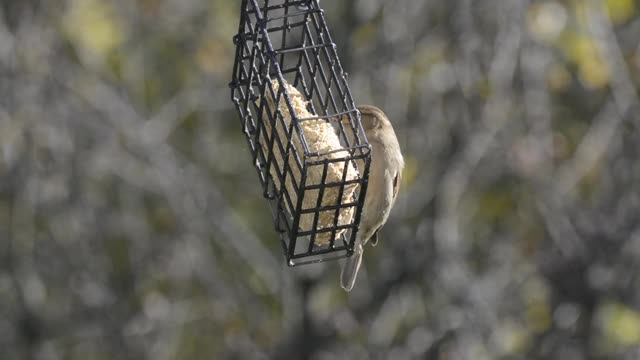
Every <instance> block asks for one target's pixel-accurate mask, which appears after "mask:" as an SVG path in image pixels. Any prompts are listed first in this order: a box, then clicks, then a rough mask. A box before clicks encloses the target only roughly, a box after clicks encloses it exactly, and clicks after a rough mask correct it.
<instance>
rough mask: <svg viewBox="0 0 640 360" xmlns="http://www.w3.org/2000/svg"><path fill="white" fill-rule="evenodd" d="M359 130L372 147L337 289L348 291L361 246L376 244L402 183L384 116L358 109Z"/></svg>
mask: <svg viewBox="0 0 640 360" xmlns="http://www.w3.org/2000/svg"><path fill="white" fill-rule="evenodd" d="M357 108H358V111H360V118H361V122H362V128H363V130H364V133H365V136H366V138H367V141H368V143H369V145H370V146H371V165H370V170H369V185H368V187H367V193H366V197H365V201H364V207H363V209H362V215H361V219H360V227H359V230H358V233H357V235H356V240H355V244H354V251H353V254H352V255H351V257H348V258H347V259H346V261H345V263H344V265H343V267H342V273H341V275H340V285H341V286H342V288H343V289H344V290H346V291H351V290H352V289H353V286H354V284H355V281H356V277H357V275H358V270H359V269H360V265H361V263H362V253H363V246H364V245H365V244H366V243H367V242H369V241H370V242H371V244H372V245H374V246H375V245H377V243H378V237H379V235H378V233H379V232H380V229H381V228H382V226H384V224H385V223H386V222H387V219H388V218H389V213H390V212H391V208H392V207H393V205H394V203H395V201H396V198H397V197H398V190H399V187H400V182H401V180H402V170H403V169H404V158H403V157H402V152H401V151H400V144H399V143H398V138H397V137H396V133H395V131H393V126H392V125H391V121H389V118H388V117H387V115H385V113H384V112H383V111H382V110H380V109H379V108H377V107H375V106H372V105H360V106H358V107H357Z"/></svg>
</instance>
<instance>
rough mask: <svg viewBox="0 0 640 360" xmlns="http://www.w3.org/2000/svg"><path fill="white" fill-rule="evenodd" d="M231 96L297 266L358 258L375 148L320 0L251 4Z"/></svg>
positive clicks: (246, 7)
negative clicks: (356, 252)
mask: <svg viewBox="0 0 640 360" xmlns="http://www.w3.org/2000/svg"><path fill="white" fill-rule="evenodd" d="M233 41H234V43H235V45H236V55H235V63H234V67H233V79H232V81H231V83H230V87H231V99H232V101H233V102H234V104H235V106H236V108H237V110H238V114H239V115H240V119H241V123H242V130H243V132H244V134H245V135H246V138H247V139H248V141H249V148H250V150H251V156H252V160H253V163H254V165H255V167H256V169H257V171H258V175H259V178H260V183H261V185H262V188H263V191H264V196H265V198H266V199H268V201H269V202H270V206H271V209H272V214H273V219H274V222H275V228H276V231H277V232H278V233H279V235H280V239H281V242H282V246H283V248H284V252H285V256H286V258H287V264H288V265H289V266H295V265H299V264H307V263H312V262H320V261H324V260H329V259H336V258H340V257H345V256H351V254H352V253H353V247H354V243H355V239H356V234H357V232H358V225H359V222H360V216H361V213H362V208H363V204H364V199H365V195H366V190H367V179H368V176H369V164H370V161H371V155H370V147H369V145H368V144H367V140H366V137H365V135H364V131H363V129H362V125H361V122H360V113H359V112H358V111H357V110H356V106H355V104H354V101H353V98H352V96H351V91H350V90H349V85H348V83H347V75H346V73H345V72H344V71H343V69H342V66H341V64H340V60H339V59H338V54H337V52H336V45H335V44H334V43H333V41H332V40H331V36H330V34H329V27H328V26H327V23H326V21H325V15H324V12H323V10H322V9H321V8H320V6H319V2H318V0H298V1H293V0H271V1H270V0H243V1H242V4H241V9H240V27H239V30H238V34H237V35H236V36H234V38H233Z"/></svg>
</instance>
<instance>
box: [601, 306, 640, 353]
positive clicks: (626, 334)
mask: <svg viewBox="0 0 640 360" xmlns="http://www.w3.org/2000/svg"><path fill="white" fill-rule="evenodd" d="M600 315H601V322H602V326H603V331H604V335H605V338H606V339H607V340H608V341H610V342H611V343H613V344H616V345H622V346H635V345H639V344H640V313H639V312H638V311H636V310H633V309H631V308H629V307H627V306H625V305H623V304H617V303H613V304H606V305H604V306H603V308H602V310H601V312H600Z"/></svg>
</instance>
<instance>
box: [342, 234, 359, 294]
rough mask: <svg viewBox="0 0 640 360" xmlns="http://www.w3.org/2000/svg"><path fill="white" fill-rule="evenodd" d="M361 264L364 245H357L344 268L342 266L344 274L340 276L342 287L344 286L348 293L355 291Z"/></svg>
mask: <svg viewBox="0 0 640 360" xmlns="http://www.w3.org/2000/svg"><path fill="white" fill-rule="evenodd" d="M361 263H362V245H360V244H356V248H355V251H354V252H353V255H351V257H348V258H347V259H346V261H345V263H344V266H342V274H341V275H340V286H342V288H343V289H345V290H346V291H351V289H353V285H354V284H355V283H356V277H357V276H358V270H359V269H360V264H361Z"/></svg>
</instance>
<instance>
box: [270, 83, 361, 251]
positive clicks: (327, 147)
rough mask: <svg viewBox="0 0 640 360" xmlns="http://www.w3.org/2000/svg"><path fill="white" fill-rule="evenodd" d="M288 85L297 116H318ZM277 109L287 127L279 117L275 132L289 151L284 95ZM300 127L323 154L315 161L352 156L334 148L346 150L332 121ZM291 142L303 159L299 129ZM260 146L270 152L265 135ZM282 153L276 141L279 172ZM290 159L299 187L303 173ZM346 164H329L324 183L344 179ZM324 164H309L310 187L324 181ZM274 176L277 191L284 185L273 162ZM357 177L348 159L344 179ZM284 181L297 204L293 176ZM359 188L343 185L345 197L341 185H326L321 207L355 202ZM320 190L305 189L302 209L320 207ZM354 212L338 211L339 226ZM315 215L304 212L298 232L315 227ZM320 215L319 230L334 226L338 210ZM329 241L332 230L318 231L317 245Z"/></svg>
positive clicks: (272, 103)
mask: <svg viewBox="0 0 640 360" xmlns="http://www.w3.org/2000/svg"><path fill="white" fill-rule="evenodd" d="M271 84H272V86H273V89H274V92H275V94H276V97H277V94H278V89H279V88H280V86H279V83H278V81H277V80H272V82H271ZM285 86H286V91H287V92H288V94H289V98H290V99H291V104H292V106H293V109H294V111H295V113H296V117H297V118H298V119H306V118H313V117H315V115H314V114H312V113H311V112H310V111H309V110H308V109H307V101H306V100H305V98H304V96H303V95H302V94H301V93H300V92H299V91H298V90H297V89H296V88H295V87H294V86H292V85H290V84H288V83H286V82H285ZM266 93H267V95H266V100H267V102H268V104H269V105H270V108H271V109H272V110H275V108H276V106H275V101H274V99H273V98H272V96H271V93H270V92H269V91H266ZM278 108H279V110H280V112H281V113H282V117H283V119H284V123H285V126H283V125H282V123H281V122H280V121H279V120H277V119H276V133H277V136H278V137H279V138H280V139H281V141H282V142H283V146H284V148H285V151H286V139H287V137H286V129H288V127H289V125H290V124H291V114H290V111H289V108H288V107H287V104H286V101H285V98H284V96H281V98H280V102H279V104H278ZM262 119H263V121H264V124H265V128H266V129H267V134H268V135H269V137H271V136H272V135H273V129H272V126H271V123H270V121H269V117H268V116H267V114H266V113H265V114H263V117H262ZM300 128H301V129H302V132H303V134H304V138H305V140H306V143H307V146H308V149H309V151H310V152H311V153H318V154H321V155H320V156H317V157H313V160H324V159H345V160H347V159H349V157H350V154H349V152H348V151H346V150H344V151H335V150H340V149H344V147H343V146H342V145H341V144H340V138H339V137H338V135H337V134H336V129H335V128H334V127H333V126H332V125H331V123H329V121H327V120H325V119H312V120H304V121H301V122H300ZM292 142H293V146H294V147H295V150H296V152H297V153H298V156H299V158H300V161H301V162H304V149H303V146H302V143H301V142H300V137H299V136H298V134H297V131H296V130H295V127H294V130H293V135H292ZM260 145H261V146H262V149H263V151H264V153H265V154H269V152H270V151H269V150H268V147H269V145H268V143H267V141H266V138H265V137H264V136H261V137H260ZM330 151H335V152H333V153H329V154H327V153H328V152H330ZM283 155H284V154H283V153H281V152H280V148H279V147H278V145H277V144H276V143H275V142H274V146H273V159H274V160H275V162H276V163H277V164H278V167H279V169H280V171H282V169H284V160H283V158H282V156H283ZM288 161H289V168H290V169H291V174H293V176H294V178H295V181H296V184H297V185H298V186H300V181H301V178H302V177H301V174H300V170H299V168H298V166H297V165H296V161H295V158H294V155H293V154H290V155H289V160H288ZM345 163H346V161H338V162H333V163H329V164H328V166H327V174H326V178H325V181H324V183H325V184H326V183H341V182H342V181H343V180H342V179H343V174H344V167H345ZM323 167H324V166H323V165H317V166H309V167H308V168H307V169H308V173H307V179H306V185H307V186H308V185H318V184H320V183H321V182H322V172H323ZM271 176H272V178H273V180H274V183H275V184H274V185H275V189H276V191H279V190H280V189H281V186H282V184H281V183H280V180H279V178H278V176H277V174H276V170H275V168H274V166H273V165H272V166H271ZM358 178H359V174H358V171H357V169H356V168H355V166H354V161H353V160H349V165H348V169H347V175H346V178H345V181H351V180H356V179H358ZM285 182H286V187H287V192H288V193H289V194H290V195H291V202H292V203H293V205H294V206H295V205H296V204H297V201H298V194H297V192H296V190H295V188H294V186H293V183H292V179H291V176H287V178H286V179H285ZM357 188H358V184H357V183H354V184H350V185H346V186H344V191H343V193H342V198H341V199H338V196H339V191H340V186H331V187H325V188H324V194H323V196H322V201H321V206H330V205H338V204H339V203H340V204H346V203H354V202H355V197H354V193H355V192H356V190H357ZM319 193H320V191H319V190H318V189H313V190H306V191H305V192H304V197H303V200H302V209H312V208H316V207H318V206H317V205H318V195H319ZM339 200H340V201H339ZM284 203H285V204H286V208H287V210H288V211H289V212H290V213H291V214H293V212H294V211H295V209H290V208H289V206H288V204H287V202H286V201H285V202H284ZM354 212H355V206H352V207H348V208H343V209H340V211H339V213H338V225H348V224H351V223H352V221H353V216H354ZM314 215H315V214H314V213H306V214H302V215H301V217H300V221H299V224H298V228H299V231H310V230H311V229H312V227H313V221H314ZM318 215H319V217H318V223H317V226H316V229H317V230H321V229H325V228H328V227H332V226H333V224H334V221H335V215H336V211H335V210H325V211H321V212H319V214H318ZM345 231H346V229H342V230H338V231H336V238H338V237H339V236H340V235H341V234H342V233H344V232H345ZM330 240H331V232H324V233H318V234H316V238H315V244H316V245H320V246H323V245H327V244H328V243H329V242H330Z"/></svg>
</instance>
